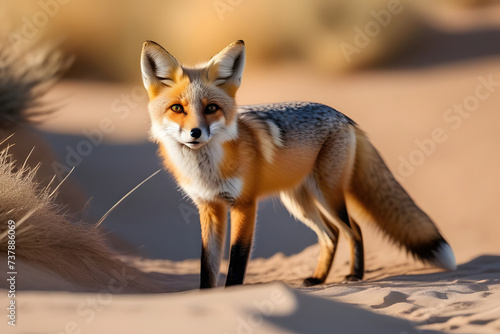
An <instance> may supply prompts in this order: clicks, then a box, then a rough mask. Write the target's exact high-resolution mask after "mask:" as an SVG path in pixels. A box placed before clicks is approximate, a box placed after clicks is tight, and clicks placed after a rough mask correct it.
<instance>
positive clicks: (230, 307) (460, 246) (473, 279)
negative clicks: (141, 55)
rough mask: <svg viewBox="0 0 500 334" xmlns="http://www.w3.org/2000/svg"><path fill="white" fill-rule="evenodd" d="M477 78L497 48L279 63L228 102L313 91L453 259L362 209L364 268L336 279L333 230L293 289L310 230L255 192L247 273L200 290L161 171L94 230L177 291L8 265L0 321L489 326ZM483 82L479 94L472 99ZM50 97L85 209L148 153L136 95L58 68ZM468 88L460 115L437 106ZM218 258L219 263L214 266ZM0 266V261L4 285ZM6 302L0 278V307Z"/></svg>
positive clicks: (348, 328) (482, 119) (489, 180)
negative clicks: (452, 263)
mask: <svg viewBox="0 0 500 334" xmlns="http://www.w3.org/2000/svg"><path fill="white" fill-rule="evenodd" d="M488 80H490V81H493V82H500V60H498V59H497V58H486V59H477V60H474V61H468V62H461V63H455V64H449V65H446V66H436V67H424V68H419V69H418V70H416V69H411V68H408V69H399V70H398V71H373V72H369V73H363V74H359V75H353V76H346V77H339V78H336V79H332V78H318V77H316V76H314V75H312V74H310V73H309V72H308V71H307V70H304V69H302V70H301V69H293V70H292V69H289V68H278V69H276V70H274V71H267V72H265V73H259V72H257V71H253V70H252V71H250V72H247V74H246V76H245V77H244V82H243V85H242V88H241V91H240V94H239V97H238V101H239V103H242V104H244V103H260V102H270V101H284V100H312V101H317V102H323V103H326V104H329V105H331V106H333V107H335V108H337V109H339V110H340V111H342V112H344V113H346V114H348V115H349V116H350V117H351V118H353V119H354V120H355V121H356V122H358V123H359V124H360V125H361V127H362V128H363V129H365V130H366V131H367V133H368V134H369V136H370V138H371V139H372V141H373V143H374V144H375V146H376V147H377V148H378V149H379V150H380V152H381V153H382V156H383V157H384V158H385V159H386V162H387V163H388V165H389V167H390V168H391V170H392V171H393V172H394V173H395V174H396V176H397V178H398V179H399V180H400V181H401V183H402V184H403V186H404V187H405V188H406V189H407V190H408V192H409V193H410V194H411V195H412V196H413V197H414V198H415V200H416V201H417V203H419V204H420V205H421V206H422V207H423V208H424V209H425V210H426V211H427V212H428V213H429V215H430V216H431V217H432V218H433V219H434V220H435V222H436V224H437V225H438V227H439V228H440V230H441V231H442V233H443V235H444V237H445V238H446V239H447V240H448V241H449V243H450V245H451V246H452V248H453V249H454V251H455V255H456V258H457V262H458V264H459V267H458V270H457V271H454V272H440V271H439V270H436V269H433V268H430V267H429V266H425V265H422V264H420V263H418V262H416V261H414V260H413V259H411V258H408V257H406V256H405V254H403V253H402V252H401V251H399V250H397V249H396V248H395V247H394V246H392V245H390V244H389V243H388V242H387V241H385V240H384V239H383V238H382V237H380V236H379V235H378V234H377V232H376V231H375V230H374V229H373V228H371V227H370V226H366V225H365V224H362V222H361V228H362V229H363V232H364V237H365V240H366V248H365V252H366V279H365V281H363V282H359V283H352V284H339V283H338V282H340V281H341V280H342V277H343V276H345V275H346V274H348V257H349V256H348V249H347V245H346V241H345V239H341V241H340V246H339V251H338V254H337V257H336V260H335V263H334V267H333V270H332V272H331V273H330V276H329V277H328V280H327V283H326V284H324V285H321V286H317V287H310V288H302V287H300V282H301V280H302V279H303V278H305V277H307V276H309V275H310V274H311V273H312V271H313V269H314V266H315V264H316V260H317V255H318V248H317V246H316V245H313V244H314V243H315V236H314V234H313V233H312V232H311V231H309V230H307V228H305V227H303V226H302V225H301V224H300V223H298V222H295V221H294V220H293V219H292V218H290V217H289V215H288V213H287V212H286V211H285V210H284V209H283V208H282V207H281V205H280V204H279V203H278V201H276V200H275V201H271V200H268V201H266V202H264V203H263V204H262V205H261V206H260V211H259V218H258V228H257V232H256V242H255V246H254V251H253V259H252V260H251V262H250V265H249V268H248V274H247V277H246V283H247V284H246V285H245V286H241V287H236V288H231V289H224V288H217V289H215V290H211V291H198V290H197V289H196V288H197V286H198V279H199V278H198V274H199V259H198V256H199V253H200V237H199V224H198V222H197V215H196V213H195V211H194V207H193V205H192V204H191V203H190V202H189V200H188V199H184V198H183V197H182V195H181V194H180V193H179V192H178V191H177V189H176V186H175V184H174V182H173V181H172V179H171V178H169V177H168V176H167V175H166V173H161V174H159V175H157V176H155V178H154V179H153V181H152V182H149V183H147V184H145V185H144V186H143V187H142V188H140V189H139V190H138V191H136V192H135V193H134V194H133V195H132V196H130V197H129V198H128V199H127V200H125V201H124V202H123V203H122V205H121V206H119V207H118V208H117V209H116V210H115V211H114V212H113V213H112V214H111V215H110V216H109V217H108V219H107V220H106V221H105V223H104V227H105V228H106V229H108V230H109V231H110V232H112V234H113V235H115V236H116V237H115V238H114V239H113V240H114V245H115V246H116V247H118V248H119V249H120V251H121V252H122V254H123V256H124V257H127V258H129V259H131V260H132V261H134V263H135V264H136V265H137V266H138V267H139V268H141V269H142V270H144V271H146V272H149V273H150V276H151V278H152V279H154V280H157V281H159V282H161V283H162V284H165V285H166V286H167V285H168V286H169V287H171V288H173V289H175V290H178V291H179V292H176V293H170V294H149V295H148V294H135V295H115V294H113V295H111V294H109V292H110V291H111V290H112V289H111V288H112V287H110V289H108V290H109V291H108V290H106V289H105V290H104V291H101V292H100V293H83V292H81V289H79V287H75V286H74V285H72V284H71V283H70V282H65V281H64V280H62V279H61V278H58V277H55V276H54V275H53V274H51V273H47V272H43V271H40V270H37V269H36V268H32V267H30V266H26V267H22V268H24V269H23V270H22V271H21V270H19V275H18V277H19V286H18V289H19V290H21V292H19V294H18V298H17V300H18V309H17V312H18V313H17V314H18V320H17V321H18V322H17V326H16V328H13V327H11V326H8V325H7V324H6V322H7V321H6V318H5V317H2V318H3V319H4V320H2V321H4V323H3V324H0V328H2V333H138V332H145V333H156V332H163V333H165V332H166V333H198V332H206V333H325V332H332V331H336V332H339V333H366V332H370V333H399V334H403V333H427V332H432V331H438V332H447V333H495V332H499V331H500V320H499V319H500V306H499V305H500V246H499V244H498V237H497V236H498V235H499V233H500V224H498V218H497V210H496V209H497V206H498V205H497V202H498V198H500V190H499V189H500V188H499V187H498V181H499V177H498V170H500V158H499V156H498V154H496V153H497V151H498V147H497V146H498V143H499V142H500V132H499V131H498V130H497V125H498V124H500V123H499V122H500V114H499V113H498V106H499V105H500V84H494V85H490V86H487V87H486V86H484V84H483V83H484V82H485V81H488ZM481 85H483V88H479V89H480V90H481V92H482V93H483V95H484V94H487V93H489V94H488V97H485V98H482V99H481V100H480V99H479V98H477V99H475V98H474V96H475V94H477V89H478V88H477V87H480V86H481ZM127 95H130V98H128V97H127ZM483 95H482V96H483ZM61 99H62V100H63V101H64V104H63V106H62V107H61V109H60V111H59V112H57V113H56V114H54V115H53V116H52V117H51V118H50V119H48V120H47V121H46V122H45V123H44V124H43V125H42V126H41V129H42V134H43V136H44V137H45V138H46V139H47V140H48V141H49V143H50V144H51V145H52V146H53V147H54V149H55V151H56V153H57V154H59V156H60V157H61V159H62V161H63V163H64V161H65V159H67V158H68V154H70V153H69V152H71V150H74V151H75V150H76V151H78V147H80V148H82V146H81V145H83V144H82V142H84V141H88V142H90V143H91V146H90V147H91V149H90V151H89V153H88V154H85V155H83V154H81V155H80V159H78V158H77V157H75V156H72V157H69V158H68V159H69V160H70V162H73V163H75V162H77V163H75V164H76V165H77V167H76V169H75V171H74V173H73V174H72V177H73V179H74V181H75V182H78V183H80V185H81V186H82V187H83V189H84V190H85V193H86V195H85V196H86V197H87V198H89V197H92V200H91V201H90V203H89V205H88V208H87V211H86V213H85V214H84V215H83V217H85V219H86V220H88V221H90V222H95V221H97V219H98V218H99V217H100V216H101V215H102V214H104V212H105V211H107V209H108V208H109V207H111V206H112V205H113V204H114V203H115V202H116V201H117V200H119V199H120V198H121V196H123V195H124V194H125V193H126V192H128V191H129V190H130V189H131V188H133V187H134V186H135V185H136V184H137V183H139V182H140V181H141V180H143V179H144V178H146V177H147V176H148V175H150V174H151V173H152V172H154V171H156V170H157V169H158V168H159V166H160V164H159V160H158V159H157V157H156V155H155V150H156V148H155V146H154V145H153V144H151V143H149V142H148V141H147V131H148V122H149V121H148V116H147V112H146V99H145V95H143V93H142V90H141V87H140V86H135V87H134V86H126V85H113V84H102V83H94V82H74V81H73V82H71V81H66V82H62V83H61V84H60V85H58V86H57V87H56V88H55V89H54V90H53V91H52V92H51V93H50V94H49V96H48V97H47V100H48V101H57V102H58V103H59V102H60V101H61ZM476 100H477V101H478V103H477V106H476V105H473V104H470V105H469V107H468V108H470V110H471V111H470V112H468V113H467V114H464V115H467V116H459V114H455V113H453V111H449V110H452V109H450V108H453V105H454V104H463V103H466V104H467V103H473V102H474V101H476ZM451 117H453V118H451ZM85 134H86V135H85ZM101 135H102V138H101ZM89 137H90V138H93V140H94V142H92V140H91V139H89ZM79 145H80V146H79ZM82 152H87V151H82ZM419 152H420V153H419ZM70 155H71V154H70ZM403 161H407V162H411V161H412V162H413V164H411V163H410V165H408V163H404V162H403ZM2 261H3V260H2ZM226 269H227V262H224V264H223V268H222V273H224V272H225V271H226ZM1 275H4V273H3V270H2V272H1V273H0V280H1V282H5V277H3V276H1ZM223 282H224V275H221V278H220V281H219V285H223ZM6 303H7V291H6V290H2V291H0V304H1V305H4V306H2V309H3V310H4V311H2V314H4V313H5V307H6V305H7V304H6Z"/></svg>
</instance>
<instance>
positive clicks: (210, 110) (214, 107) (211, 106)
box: [205, 103, 220, 114]
mask: <svg viewBox="0 0 500 334" xmlns="http://www.w3.org/2000/svg"><path fill="white" fill-rule="evenodd" d="M219 109H220V108H219V106H218V105H216V104H215V103H210V104H209V105H207V106H206V107H205V114H213V113H214V112H216V111H217V110H219Z"/></svg>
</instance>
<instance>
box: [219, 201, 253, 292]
mask: <svg viewBox="0 0 500 334" xmlns="http://www.w3.org/2000/svg"><path fill="white" fill-rule="evenodd" d="M256 210H257V204H256V203H255V202H252V203H248V204H245V205H241V204H240V205H236V206H234V207H233V208H232V209H231V254H230V258H229V271H228V273H227V280H226V286H230V285H236V284H243V279H244V278H245V271H246V268H247V263H248V258H249V256H250V250H251V248H252V239H253V232H254V228H255V216H256Z"/></svg>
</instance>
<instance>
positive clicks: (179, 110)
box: [170, 104, 184, 114]
mask: <svg viewBox="0 0 500 334" xmlns="http://www.w3.org/2000/svg"><path fill="white" fill-rule="evenodd" d="M170 109H172V111H173V112H175V113H178V114H181V113H183V112H184V108H183V107H182V106H181V105H180V104H174V105H173V106H171V107H170Z"/></svg>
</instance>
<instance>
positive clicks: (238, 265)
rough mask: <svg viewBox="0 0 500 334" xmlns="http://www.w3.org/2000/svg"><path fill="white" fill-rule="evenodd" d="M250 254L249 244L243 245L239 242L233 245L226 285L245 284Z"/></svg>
mask: <svg viewBox="0 0 500 334" xmlns="http://www.w3.org/2000/svg"><path fill="white" fill-rule="evenodd" d="M249 255H250V246H249V245H248V246H243V245H242V244H241V243H239V242H238V243H235V244H234V245H233V246H232V247H231V255H230V259H229V270H228V273H227V280H226V286H230V285H237V284H243V279H244V278H245V272H246V269H247V263H248V257H249Z"/></svg>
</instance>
